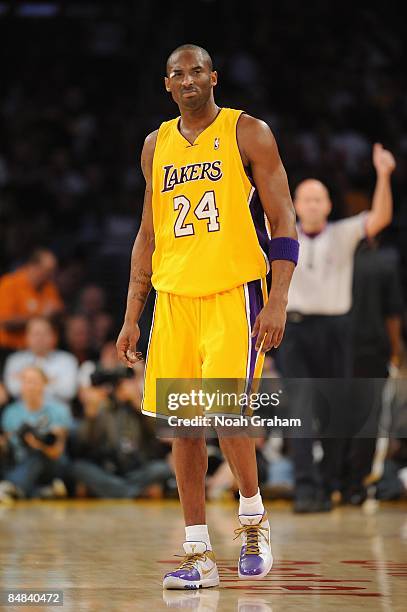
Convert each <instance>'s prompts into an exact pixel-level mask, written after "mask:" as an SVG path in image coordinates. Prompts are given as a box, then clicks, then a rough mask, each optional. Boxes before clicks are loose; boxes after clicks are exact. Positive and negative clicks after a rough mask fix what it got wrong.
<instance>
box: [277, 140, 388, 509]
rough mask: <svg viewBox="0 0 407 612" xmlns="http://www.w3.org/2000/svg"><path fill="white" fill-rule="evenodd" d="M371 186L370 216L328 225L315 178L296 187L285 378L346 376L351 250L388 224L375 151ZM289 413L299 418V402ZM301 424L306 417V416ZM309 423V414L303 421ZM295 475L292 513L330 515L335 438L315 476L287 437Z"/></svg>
mask: <svg viewBox="0 0 407 612" xmlns="http://www.w3.org/2000/svg"><path fill="white" fill-rule="evenodd" d="M373 165H374V167H375V169H376V175H377V178H376V186H375V190H374V194H373V200H372V208H371V210H370V211H366V212H363V213H361V214H359V215H355V216H353V217H350V218H347V219H343V220H340V221H336V222H332V223H331V222H328V221H327V219H328V216H329V213H330V212H331V208H332V203H331V200H330V197H329V192H328V190H327V188H326V187H325V185H323V183H321V182H320V181H317V180H314V179H307V180H305V181H303V182H302V183H300V184H299V186H298V187H297V189H296V192H295V199H294V204H295V208H296V212H297V216H298V219H299V225H298V228H297V229H298V239H299V242H300V253H301V256H300V258H299V262H298V265H297V268H296V270H295V272H294V275H293V278H292V282H291V286H290V290H289V294H288V307H287V325H286V331H285V337H284V341H283V343H282V345H281V348H280V350H279V355H278V360H279V369H280V371H281V373H282V374H283V376H285V377H287V378H288V377H291V378H342V377H347V376H351V369H352V362H351V350H350V349H351V328H350V317H349V311H350V308H351V305H352V276H353V260H354V253H355V249H356V247H357V245H358V243H359V241H360V240H361V239H362V238H364V237H368V238H370V237H373V236H375V235H376V234H378V233H379V232H380V231H381V230H382V229H383V228H385V227H386V226H387V225H389V223H390V222H391V220H392V214H393V198H392V193H391V183H390V176H391V173H392V172H393V170H394V169H395V166H396V164H395V160H394V157H393V155H392V154H391V153H390V151H387V150H385V149H384V148H383V146H382V145H381V144H375V145H374V147H373ZM296 404H297V405H296V406H294V407H293V408H294V410H295V412H296V413H297V414H300V413H301V408H302V405H301V404H302V400H301V395H300V394H299V395H298V398H297V402H296ZM304 417H307V415H304ZM308 417H309V418H308V420H309V421H310V420H311V415H308ZM291 443H292V452H293V461H294V468H295V481H296V482H295V498H294V511H295V512H321V511H328V510H330V509H331V500H330V498H331V493H332V490H333V488H334V487H335V484H336V478H337V476H338V473H339V465H338V464H339V462H340V451H339V445H338V441H337V440H335V439H324V440H322V446H323V451H324V456H323V459H322V461H321V464H320V472H319V473H317V472H316V469H315V466H314V462H313V439H312V438H311V437H309V438H302V439H297V438H292V440H291Z"/></svg>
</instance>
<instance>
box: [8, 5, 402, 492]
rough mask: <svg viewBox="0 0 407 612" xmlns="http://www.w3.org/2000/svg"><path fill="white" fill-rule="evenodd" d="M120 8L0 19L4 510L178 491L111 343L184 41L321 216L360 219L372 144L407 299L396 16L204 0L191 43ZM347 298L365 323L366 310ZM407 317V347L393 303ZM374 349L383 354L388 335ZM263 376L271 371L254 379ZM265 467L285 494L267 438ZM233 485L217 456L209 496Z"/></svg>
mask: <svg viewBox="0 0 407 612" xmlns="http://www.w3.org/2000/svg"><path fill="white" fill-rule="evenodd" d="M116 4H117V5H116V9H115V11H112V12H111V13H109V11H108V10H107V9H106V10H103V11H102V10H101V12H99V13H98V15H97V18H95V19H89V20H86V19H84V18H82V19H77V20H75V19H72V18H71V19H69V20H68V19H66V18H65V19H63V18H60V19H56V20H52V23H51V22H50V21H46V20H44V21H38V20H35V23H34V22H28V21H22V20H18V19H13V18H9V19H7V20H5V19H0V39H1V40H2V43H1V44H5V46H6V48H7V53H8V54H9V56H12V57H13V62H9V63H7V62H5V63H4V66H3V68H4V70H2V89H1V93H0V277H1V278H0V351H1V373H0V381H1V385H0V404H1V408H0V413H1V416H0V422H1V429H0V432H2V433H0V481H2V485H1V487H0V488H1V491H2V492H1V495H2V496H3V498H11V497H32V496H41V497H58V496H63V495H72V496H78V495H91V496H96V497H104V496H107V497H127V498H135V497H139V496H141V495H148V496H154V495H171V496H172V495H175V494H176V493H175V491H176V485H175V480H174V476H173V471H172V467H171V444H170V442H168V441H160V440H157V439H156V437H155V435H154V423H152V422H151V421H150V420H149V419H147V418H145V417H144V416H142V415H141V411H140V401H141V394H142V384H143V372H142V365H141V366H140V368H139V369H138V370H136V371H135V372H132V371H130V370H129V371H128V372H127V371H123V370H121V369H120V367H119V364H118V363H117V358H116V354H115V348H114V342H115V338H116V335H117V332H118V329H119V327H120V325H121V320H122V315H123V311H124V305H125V292H126V288H127V281H128V271H129V256H130V250H131V246H132V242H133V239H134V236H135V234H136V232H137V227H138V224H139V221H140V216H141V209H142V200H143V188H144V183H143V178H142V174H141V172H140V169H139V160H138V157H139V153H140V150H141V146H142V142H143V139H144V137H145V135H146V134H147V133H148V132H149V131H151V130H153V129H155V128H156V127H157V126H158V125H159V123H160V122H161V121H163V120H166V119H167V118H169V117H171V116H173V115H174V114H175V112H176V108H175V106H174V105H173V104H172V103H171V101H170V100H169V99H168V96H167V94H166V93H165V91H164V88H163V85H162V76H163V72H164V65H165V58H166V56H167V55H168V54H169V52H170V51H171V50H172V48H173V47H175V46H177V45H178V44H180V43H183V42H198V43H199V44H203V46H206V47H207V48H208V50H209V51H210V52H211V53H212V54H213V59H214V64H215V67H216V68H217V69H218V71H219V77H220V78H219V86H218V91H217V100H218V103H219V104H221V105H225V106H231V107H235V108H244V109H245V110H247V111H248V112H249V113H251V114H253V115H255V116H258V117H261V118H263V119H264V120H266V121H267V122H268V123H269V124H270V126H271V128H272V129H273V132H274V133H275V135H276V138H277V142H278V144H279V148H280V153H281V156H282V159H283V162H284V164H285V167H286V169H287V173H288V177H289V181H290V186H291V187H292V188H295V186H296V184H297V183H298V182H299V181H300V180H301V179H302V178H304V177H307V176H314V177H316V178H319V179H321V180H323V181H324V182H325V183H326V184H327V186H328V187H329V189H330V191H331V196H332V199H333V202H334V209H333V212H332V218H340V217H343V216H348V215H350V214H354V213H357V212H360V211H361V210H364V209H366V208H369V206H370V197H371V193H372V188H373V183H374V175H373V173H372V166H371V159H370V158H371V145H372V142H374V141H380V142H383V143H384V144H385V146H387V147H389V148H390V149H391V150H392V151H393V153H394V155H395V157H396V159H397V169H396V172H395V174H394V176H393V179H392V184H393V193H394V203H395V214H394V220H393V223H392V225H391V227H390V229H388V230H386V232H385V234H384V235H383V236H382V237H381V243H382V245H383V246H384V247H386V249H387V252H391V256H390V260H391V261H392V262H394V266H393V267H399V269H400V277H399V283H400V287H401V293H402V303H404V304H405V300H406V287H407V277H406V270H407V266H406V262H407V251H406V244H407V241H406V234H407V201H406V200H407V195H406V194H407V191H406V185H407V134H406V131H405V126H406V125H407V104H406V100H405V95H404V93H405V90H406V74H405V72H404V70H403V65H404V62H403V53H405V51H404V47H403V31H402V26H401V22H399V21H398V19H397V15H396V14H394V13H393V12H392V10H391V8H390V9H388V8H386V10H385V9H384V8H383V9H378V10H377V11H368V10H366V11H364V10H362V9H360V10H357V11H355V10H354V7H352V14H351V15H350V14H348V13H347V9H346V8H344V9H343V10H342V11H339V12H338V15H337V19H336V20H335V22H333V21H332V19H331V14H330V12H329V10H328V8H327V9H326V10H325V8H324V4H323V3H322V2H318V3H316V6H315V8H312V7H309V10H308V11H307V14H306V15H304V18H303V19H301V20H300V19H294V18H291V15H294V14H295V13H296V11H297V10H298V9H299V4H300V3H299V2H298V1H296V0H291V1H290V2H287V3H284V5H283V6H279V7H278V8H276V7H275V6H274V3H266V4H265V3H263V2H259V1H254V2H252V3H251V6H250V7H247V13H246V19H245V22H244V23H243V21H242V20H241V16H239V15H237V14H236V11H234V10H233V2H228V1H225V2H217V1H216V0H214V1H212V2H211V1H206V2H204V1H203V0H202V1H200V2H198V3H197V8H198V9H199V10H200V24H199V26H198V30H197V32H196V34H195V35H194V38H195V40H193V41H190V40H189V38H190V36H191V34H190V32H188V33H187V32H186V31H185V29H184V28H185V26H184V25H183V22H182V20H180V19H179V18H178V13H177V11H176V10H174V7H175V5H176V4H177V3H174V2H173V3H171V2H170V3H168V5H166V6H165V7H164V6H163V7H162V9H161V10H160V13H159V14H157V11H156V10H154V3H149V2H140V3H135V5H137V8H136V7H135V5H134V6H133V8H125V3H121V2H118V3H116ZM349 10H351V9H349ZM126 11H130V13H126ZM214 11H216V12H217V20H216V21H217V31H216V35H215V33H214V32H213V14H214ZM287 24H289V27H288V26H287ZM248 32H250V37H249V36H248ZM147 33H149V34H148V36H147ZM187 39H188V40H187ZM22 40H23V41H24V45H22V44H21V41H22ZM72 40H75V41H76V43H75V45H74V46H73V45H72ZM146 50H148V53H147V52H146ZM40 247H41V248H40ZM44 247H46V249H45V248H44ZM48 249H49V250H48ZM362 256H363V254H362ZM392 258H393V259H392ZM391 265H393V264H391ZM362 267H363V266H362ZM362 272H363V271H362ZM30 287H31V288H30ZM32 287H34V289H35V288H36V287H37V289H38V288H40V290H38V291H36V290H33V289H32ZM44 287H46V289H44ZM36 293H37V295H36ZM365 295H367V294H365ZM19 300H20V302H21V303H23V302H24V304H25V306H24V307H23V309H22V310H21V308H20V307H21V303H19ZM152 303H153V295H151V296H150V298H149V301H148V303H147V306H146V309H145V313H144V315H143V319H142V322H141V331H142V336H141V340H140V346H139V349H140V350H141V351H142V352H143V353H144V354H145V352H146V346H147V339H148V333H149V327H150V321H151V311H152ZM357 303H358V304H359V311H361V312H362V313H363V306H362V307H361V306H360V305H361V304H363V296H362V297H360V296H359V297H358V302H357ZM24 308H25V310H24ZM400 315H401V317H402V321H403V325H402V330H404V331H403V332H402V333H403V334H404V336H405V309H404V307H403V308H402V311H401V313H400ZM359 317H360V314H359ZM362 319H363V317H362ZM362 319H360V318H359V319H358V322H357V325H355V330H357V333H356V332H355V336H356V335H357V334H359V337H360V333H361V330H362V329H363V325H362V324H363V320H362ZM362 336H363V333H362ZM370 338H371V334H370ZM354 341H355V342H356V341H357V340H354ZM369 350H371V351H372V352H373V353H374V352H375V351H379V352H380V351H384V350H387V349H386V347H385V342H383V338H378V341H377V343H374V342H373V344H371V345H370V349H369ZM362 353H363V351H362ZM398 365H399V364H398ZM273 367H274V362H273V360H272V358H269V359H268V360H267V362H266V372H265V375H272V374H274V373H276V372H274V370H273ZM277 373H278V372H277ZM39 412H41V415H44V421H43V422H42V421H41V419H39V420H38V419H37V418H36V417H35V415H36V414H37V415H38V413H39ZM33 415H34V416H33ZM37 421H38V422H37ZM34 423H35V424H36V427H35V431H34V430H33V428H32V429H30V425H31V426H32V425H33V424H34ZM395 427H396V429H395V431H394V432H393V435H392V441H391V444H390V448H389V450H388V454H389V460H388V462H387V464H386V469H387V470H388V471H389V481H388V482H387V483H385V485H383V487H382V491H381V495H382V496H383V497H387V498H390V497H394V498H397V497H401V496H402V495H404V494H405V487H404V485H403V480H402V479H401V478H400V476H399V475H400V472H402V470H403V468H404V467H405V466H406V463H407V451H406V445H405V441H403V439H399V438H398V436H397V426H395ZM51 429H52V431H51ZM6 434H7V435H6ZM317 456H318V452H317V447H316V458H317ZM258 460H259V466H260V468H261V469H260V475H261V480H262V486H263V488H264V489H265V490H266V489H267V487H269V488H270V490H271V491H273V495H289V496H290V495H291V494H292V487H293V482H294V478H293V474H292V470H293V468H292V464H291V462H290V449H289V443H288V442H287V440H284V439H282V438H281V437H278V436H277V437H274V438H273V437H270V436H268V435H266V434H265V436H264V437H263V438H262V439H259V441H258ZM393 476H394V478H393ZM389 483H390V484H389ZM272 485H273V486H272ZM233 487H234V483H233V479H232V477H231V474H230V472H229V471H228V468H227V466H226V464H224V463H223V461H222V457H221V455H220V451H219V448H218V447H217V445H216V444H212V445H211V455H210V475H209V476H208V494H209V496H210V497H212V498H216V497H218V496H220V495H222V494H223V493H224V492H225V491H232V492H233V490H234V489H233ZM379 493H380V491H379Z"/></svg>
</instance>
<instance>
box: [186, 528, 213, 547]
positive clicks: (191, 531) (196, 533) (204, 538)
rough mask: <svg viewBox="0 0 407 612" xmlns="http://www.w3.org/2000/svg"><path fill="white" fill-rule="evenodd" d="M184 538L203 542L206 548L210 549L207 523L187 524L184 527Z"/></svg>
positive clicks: (189, 540)
mask: <svg viewBox="0 0 407 612" xmlns="http://www.w3.org/2000/svg"><path fill="white" fill-rule="evenodd" d="M185 540H186V541H187V542H205V544H206V547H207V549H208V550H212V546H211V541H210V539H209V533H208V525H189V526H188V527H185Z"/></svg>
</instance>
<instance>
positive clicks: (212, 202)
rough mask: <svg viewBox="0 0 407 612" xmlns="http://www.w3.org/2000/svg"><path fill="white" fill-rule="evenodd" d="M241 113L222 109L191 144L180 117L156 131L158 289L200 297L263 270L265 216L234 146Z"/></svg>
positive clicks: (155, 281)
mask: <svg viewBox="0 0 407 612" xmlns="http://www.w3.org/2000/svg"><path fill="white" fill-rule="evenodd" d="M241 113H242V111H238V110H233V109H230V108H222V109H221V110H220V112H219V114H218V115H217V117H216V119H215V120H214V121H213V122H212V123H211V125H209V126H208V127H207V128H206V129H205V130H204V131H203V132H202V133H201V134H200V135H199V136H198V137H197V139H196V140H195V142H194V143H193V144H192V145H191V144H190V143H189V142H188V140H186V138H184V137H183V136H182V134H181V132H180V131H179V129H178V124H179V117H177V118H176V119H172V120H171V121H166V122H165V123H163V124H162V125H161V126H160V129H159V131H158V136H157V143H156V147H155V153H154V159H153V201H152V204H153V222H154V233H155V251H154V254H153V262H152V264H153V276H152V284H153V286H154V287H155V289H157V290H158V291H164V292H167V293H174V294H178V295H186V296H190V297H202V296H205V295H211V294H213V293H220V292H222V291H226V290H228V289H232V288H233V287H238V286H239V285H242V284H243V283H246V282H249V281H251V280H255V279H258V278H264V277H265V276H266V274H267V272H268V269H269V266H268V258H267V256H266V254H265V252H264V250H266V249H267V234H266V225H265V217H264V212H263V209H262V207H261V203H260V200H259V198H258V197H257V193H256V190H255V187H254V185H252V183H251V181H250V180H249V178H248V177H247V175H246V172H245V169H244V167H243V163H242V160H241V156H240V152H239V148H238V145H237V139H236V124H237V121H238V119H239V116H240V114H241ZM262 247H263V248H262ZM266 252H267V250H266Z"/></svg>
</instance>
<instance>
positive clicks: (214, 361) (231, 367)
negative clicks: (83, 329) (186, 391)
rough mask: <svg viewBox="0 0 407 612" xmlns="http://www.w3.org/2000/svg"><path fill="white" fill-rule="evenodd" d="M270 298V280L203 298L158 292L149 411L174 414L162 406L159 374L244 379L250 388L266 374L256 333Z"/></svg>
mask: <svg viewBox="0 0 407 612" xmlns="http://www.w3.org/2000/svg"><path fill="white" fill-rule="evenodd" d="M266 300H267V285H266V280H265V279H258V280H254V281H250V282H249V283H246V284H244V285H240V286H239V287H236V288H234V289H231V290H229V291H224V292H222V293H217V294H214V295H209V296H206V297H199V298H191V297H185V296H180V295H174V294H171V293H163V292H157V297H156V302H155V307H154V314H153V320H152V325H151V331H150V339H149V344H148V350H147V357H146V368H145V379H144V396H143V402H142V412H143V414H146V415H149V416H162V417H165V418H167V416H168V413H167V411H166V409H165V407H164V408H163V407H160V405H157V399H158V398H157V390H156V387H157V380H158V379H244V380H245V381H246V382H247V383H248V386H247V387H246V388H249V386H250V385H251V381H252V380H253V379H258V378H260V377H261V373H262V369H263V363H264V354H263V353H261V352H260V351H259V352H257V351H256V349H255V343H256V338H252V337H251V333H252V329H253V326H254V322H255V320H256V317H257V315H258V314H259V312H260V310H261V309H262V308H263V306H264V304H265V302H266ZM158 403H160V402H159V401H158Z"/></svg>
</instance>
